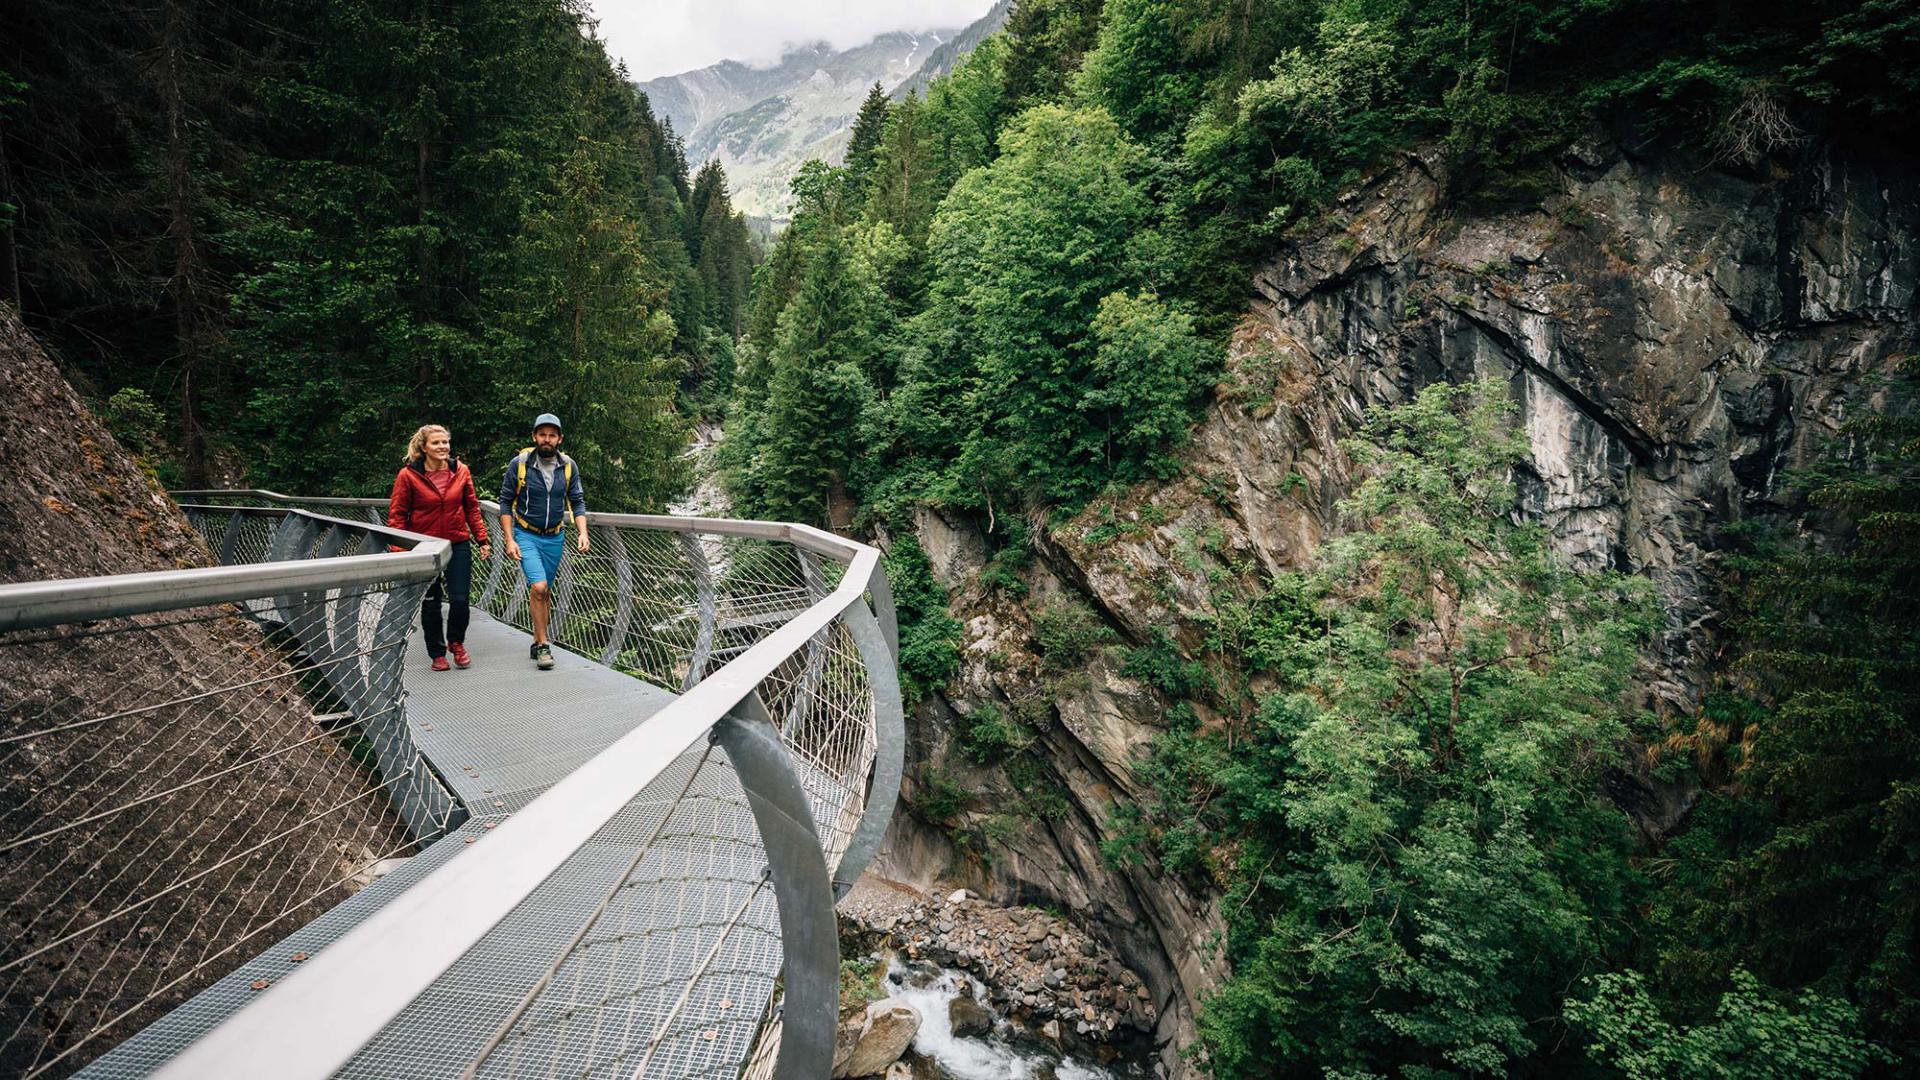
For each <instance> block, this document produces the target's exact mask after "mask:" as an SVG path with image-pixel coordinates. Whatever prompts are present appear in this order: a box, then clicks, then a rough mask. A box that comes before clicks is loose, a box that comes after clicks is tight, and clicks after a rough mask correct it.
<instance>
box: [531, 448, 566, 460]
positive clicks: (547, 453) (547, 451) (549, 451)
mask: <svg viewBox="0 0 1920 1080" xmlns="http://www.w3.org/2000/svg"><path fill="white" fill-rule="evenodd" d="M533 452H534V453H536V454H539V455H540V456H541V457H543V458H550V457H552V456H553V455H555V454H557V453H559V452H560V448H559V447H557V446H536V447H534V448H533Z"/></svg>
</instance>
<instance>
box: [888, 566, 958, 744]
mask: <svg viewBox="0 0 1920 1080" xmlns="http://www.w3.org/2000/svg"><path fill="white" fill-rule="evenodd" d="M886 566H887V586H888V588H890V589H891V590H892V591H893V608H894V613H895V615H896V617H897V618H898V621H899V624H900V689H901V694H902V696H903V697H904V698H905V699H906V706H907V709H908V710H909V711H911V710H912V708H913V707H914V705H916V704H918V703H919V701H920V699H921V698H923V697H925V696H927V694H929V693H931V692H932V691H934V690H937V689H939V688H940V687H942V686H944V685H945V684H946V681H947V679H948V678H949V677H951V676H952V675H953V673H954V672H955V671H956V670H958V669H959V667H960V622H959V620H958V619H955V618H954V617H953V616H952V615H949V614H947V593H946V590H945V589H942V588H941V587H940V585H939V583H938V582H936V581H934V580H933V568H932V567H931V566H930V565H929V564H928V562H927V553H926V552H925V551H923V550H921V548H920V544H919V542H918V541H916V540H915V539H914V538H913V537H912V535H910V534H909V535H907V536H903V537H901V538H900V539H899V540H898V541H896V542H895V543H894V545H893V547H892V549H891V550H889V551H888V552H887V556H886Z"/></svg>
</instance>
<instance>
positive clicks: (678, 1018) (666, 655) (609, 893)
mask: <svg viewBox="0 0 1920 1080" xmlns="http://www.w3.org/2000/svg"><path fill="white" fill-rule="evenodd" d="M191 501H193V502H195V503H203V504H208V505H207V506H205V507H203V508H201V509H198V510H194V511H192V513H193V516H194V519H195V521H196V524H197V525H199V527H200V528H201V530H202V533H203V535H204V536H205V537H206V539H207V541H208V543H209V545H210V546H211V547H213V548H214V549H215V550H216V551H219V552H221V553H222V554H223V557H224V558H226V559H230V560H232V561H255V560H260V559H278V558H290V557H299V556H326V555H343V554H351V553H355V552H357V551H361V550H377V546H378V544H379V543H383V542H384V541H381V540H375V541H372V543H373V545H374V546H372V547H356V546H355V544H354V542H353V540H352V538H351V537H350V536H349V535H348V534H349V532H350V531H351V530H349V529H347V528H344V527H340V526H321V525H314V526H312V527H310V528H308V529H307V530H306V531H304V532H300V531H296V530H288V529H286V528H282V527H281V526H279V525H277V524H275V521H276V519H275V517H274V516H273V515H271V514H265V513H262V512H261V511H260V510H259V509H258V508H259V507H261V506H262V505H266V506H274V507H280V508H285V507H288V506H295V507H301V508H304V509H308V510H310V511H311V512H313V513H317V514H324V515H328V516H331V517H337V518H346V519H353V520H364V521H368V522H372V523H380V522H384V520H385V507H384V504H383V503H381V502H377V501H374V500H360V501H353V500H286V499H282V498H279V497H263V496H261V495H260V494H259V493H226V494H224V495H219V496H209V494H208V493H196V494H195V495H194V496H193V498H192V500H191ZM214 503H225V504H230V505H232V506H235V507H236V509H232V510H221V509H215V508H213V506H212V505H211V504H214ZM249 508H251V509H249ZM485 510H486V513H487V514H488V518H487V520H488V522H489V524H494V523H497V521H498V515H497V512H496V508H495V507H493V506H492V505H491V504H487V505H486V507H485ZM591 530H592V531H591V545H590V548H589V550H587V551H585V552H582V551H580V550H579V548H578V544H577V541H576V539H575V538H574V537H573V535H571V532H569V535H568V538H567V540H566V545H567V549H568V550H567V555H566V557H565V559H564V560H563V562H562V566H561V570H560V573H559V575H558V577H557V578H556V580H555V581H554V582H553V584H552V592H551V595H552V606H553V619H552V625H551V635H552V638H553V640H554V641H555V643H556V644H557V645H559V646H561V647H564V648H566V649H569V650H571V651H573V652H575V653H578V654H580V655H581V656H584V657H586V658H588V659H590V660H593V661H596V662H598V663H601V664H604V665H607V666H608V667H612V668H615V669H617V670H620V671H623V672H626V673H628V674H630V675H634V676H637V677H639V678H641V679H643V680H645V681H647V682H649V683H651V684H653V685H655V686H658V687H661V688H665V689H668V690H672V691H684V690H685V689H687V688H690V687H692V686H693V685H695V684H697V683H698V682H700V681H701V680H702V679H704V678H706V677H707V676H709V675H711V674H713V673H714V672H716V671H718V670H720V669H721V668H722V667H724V666H725V665H726V664H727V663H729V662H731V661H732V660H734V659H736V658H738V657H739V656H741V655H742V654H744V653H746V652H747V651H748V650H749V649H751V648H752V647H753V646H754V645H756V644H758V643H760V642H761V641H763V640H765V639H766V638H767V637H768V636H769V635H770V634H773V633H775V632H777V631H779V629H780V628H781V627H782V626H784V625H786V624H787V623H788V622H790V621H791V620H793V619H794V618H796V617H799V616H801V615H803V614H805V613H806V612H807V611H808V610H809V609H810V608H812V607H813V606H814V605H815V604H817V603H820V602H821V601H823V600H824V599H826V597H827V596H828V595H829V594H830V593H831V592H832V590H833V589H834V587H835V586H836V585H837V584H838V583H839V581H840V579H841V577H842V576H843V575H844V573H845V570H846V568H845V566H843V565H842V564H840V563H838V562H835V561H833V560H831V559H827V560H822V559H821V558H819V557H817V556H815V555H813V554H810V553H808V552H806V551H803V550H802V549H800V548H798V547H796V546H795V545H794V544H792V543H789V542H787V541H785V540H782V539H764V538H756V537H754V536H746V535H735V534H733V533H728V534H725V535H723V534H722V533H721V532H720V531H707V530H705V529H702V528H701V527H700V526H699V525H698V524H696V523H692V522H686V521H684V520H683V521H681V522H677V523H663V522H662V521H661V520H660V519H655V520H654V521H650V522H642V521H640V520H638V519H626V520H625V521H622V520H620V519H618V518H615V519H613V520H609V519H608V516H604V515H603V516H599V517H596V518H594V519H593V522H592V526H591ZM738 531H739V530H735V532H738ZM493 539H494V546H493V551H492V557H491V558H488V559H480V558H478V557H477V556H478V552H477V551H476V552H475V553H474V554H475V555H476V558H475V560H474V575H473V576H474V587H475V594H476V595H475V606H476V608H477V609H478V610H479V611H481V612H485V613H486V614H487V615H489V616H491V617H492V618H494V619H496V620H498V621H500V622H502V623H506V624H509V625H512V626H517V627H520V628H522V629H530V628H531V619H530V611H529V606H528V591H527V589H526V587H525V584H524V582H523V581H522V578H521V574H520V568H519V566H518V565H517V563H515V562H514V561H512V560H509V559H507V558H506V557H505V552H504V550H503V549H504V547H505V545H504V543H502V538H501V537H499V536H497V535H496V536H495V537H494V538H493ZM296 553H297V554H296ZM419 595H420V594H419V592H415V593H413V594H412V599H411V600H410V602H409V604H410V605H417V603H418V597H419ZM329 598H330V599H332V600H334V601H335V604H336V606H335V609H334V612H333V614H332V615H330V617H329V618H330V620H331V621H330V623H329V625H334V624H337V623H339V622H340V621H341V615H340V614H339V606H340V605H341V604H344V603H345V602H347V600H348V599H349V598H346V597H329ZM297 599H298V598H289V597H263V598H260V599H259V600H256V601H253V602H252V603H250V604H249V605H247V610H248V611H249V612H251V613H252V614H253V615H254V616H255V617H256V618H260V619H267V620H269V621H271V618H272V617H273V616H274V615H275V614H276V613H279V614H284V613H286V612H288V611H291V610H294V609H296V608H297V607H298V606H299V605H298V603H297V602H295V601H297ZM363 603H364V602H363ZM856 603H859V602H858V601H856ZM413 609H414V610H417V606H415V607H413ZM406 610H407V609H406V607H397V608H383V609H382V612H383V613H385V614H387V615H393V614H395V613H399V612H403V611H406ZM861 610H862V612H863V613H864V608H862V609H861ZM352 616H353V617H352V618H349V619H346V620H345V621H347V622H353V623H361V624H365V625H366V626H368V627H369V628H374V629H376V630H377V628H378V627H380V626H383V625H386V624H384V623H382V621H381V616H380V615H374V614H369V613H368V611H367V610H366V608H364V607H363V608H362V609H359V610H356V611H354V612H352ZM868 618H869V621H871V616H868ZM846 620H847V615H846V613H844V612H843V613H842V614H841V616H840V617H839V618H837V619H836V620H835V621H832V622H830V623H828V624H826V625H825V626H824V627H823V628H822V629H821V630H820V631H819V632H817V633H815V634H814V635H813V636H812V637H811V638H810V639H807V640H804V641H802V642H799V643H797V644H796V645H795V646H794V647H793V648H792V649H791V651H790V653H789V654H788V655H786V656H784V657H783V658H782V659H781V660H780V661H779V663H778V665H777V666H776V668H775V670H774V671H773V672H772V673H771V674H770V675H769V676H767V677H766V678H765V679H764V680H763V681H762V682H761V684H760V685H759V687H758V689H757V692H756V694H755V696H754V698H753V699H752V701H753V703H754V704H755V705H756V708H755V709H753V710H750V711H751V712H752V713H754V714H755V715H758V714H759V713H761V712H764V717H765V719H766V720H768V721H771V723H772V725H773V726H774V728H776V729H777V730H778V732H779V734H780V736H781V739H782V742H783V743H784V745H785V747H786V749H787V751H788V754H789V756H790V758H791V764H792V767H793V769H794V771H795V773H796V774H797V778H798V779H799V781H800V783H801V785H802V787H803V789H804V792H805V796H806V798H807V800H808V803H809V808H810V810H811V811H812V817H813V819H814V823H815V826H816V830H817V832H818V835H819V838H820V840H821V844H822V847H823V849H824V854H825V856H826V862H827V865H828V868H829V869H830V870H834V869H837V868H838V866H839V863H840V861H841V858H842V856H843V855H844V854H845V853H846V852H847V851H848V849H849V844H850V841H851V840H852V838H853V836H854V834H855V830H856V827H857V826H858V825H859V823H860V822H861V820H862V817H863V815H864V813H865V811H866V794H867V792H866V788H867V784H868V780H869V776H870V773H871V771H872V769H873V764H874V760H875V750H876V733H875V730H876V724H875V698H874V693H873V684H872V682H871V680H870V672H869V669H868V665H869V663H872V662H873V661H874V659H875V657H874V656H873V655H870V654H864V653H863V652H862V649H861V647H860V645H859V642H858V641H857V639H856V636H855V634H854V633H853V632H852V630H851V629H850V627H849V624H848V623H847V621H846ZM299 623H300V620H299V619H298V618H292V619H291V620H290V622H289V623H288V626H287V629H286V630H285V631H284V633H285V635H286V636H288V637H291V638H295V639H303V638H305V637H309V636H311V631H310V630H307V631H303V630H302V629H301V628H300V626H299V625H298V624H299ZM338 638H339V633H338V631H337V630H336V631H335V632H334V636H333V637H332V638H330V639H329V640H337V639H338ZM401 640H402V641H404V632H403V633H402V635H401ZM562 666H563V668H564V667H565V665H562ZM316 667H321V668H324V667H325V665H316ZM398 669H399V665H398V664H395V665H393V670H394V672H395V676H396V677H397V673H398ZM328 670H331V669H328ZM322 674H323V676H324V672H323V673H322ZM885 677H886V678H889V679H890V678H892V677H893V675H892V672H891V666H890V661H889V662H888V664H887V671H886V672H885ZM326 682H327V685H329V686H331V685H333V683H334V680H332V679H331V678H328V679H327V680H326ZM414 692H415V693H416V695H417V694H421V693H428V692H431V691H430V689H429V687H428V686H426V685H424V684H423V685H422V686H421V687H416V688H415V691H414ZM307 696H308V697H309V698H311V697H312V695H311V693H309V694H308V695H307ZM327 707H329V708H331V707H332V706H327ZM490 723H491V722H490ZM442 726H443V727H445V726H447V725H444V724H443V725H442ZM401 730H402V733H404V727H402V729H401ZM425 730H426V731H427V732H429V733H432V732H433V728H432V727H428V728H426V729H425ZM423 737H424V738H428V739H430V740H431V739H437V738H440V734H439V733H434V734H429V735H426V736H423ZM430 746H431V744H430ZM405 749H406V750H408V751H411V744H410V743H408V744H407V745H406V747H405ZM582 749H583V750H587V749H589V748H582ZM589 756H590V754H589ZM385 760H386V759H385V758H377V760H375V761H374V762H373V763H372V768H371V773H372V775H373V776H374V778H375V779H376V780H377V779H378V778H380V777H384V776H386V775H388V773H387V771H386V770H385V768H384V766H383V762H384V761H385ZM479 760H480V759H478V758H471V757H463V758H461V762H463V763H466V764H468V765H471V764H472V763H473V762H475V761H479ZM442 767H445V766H444V764H443V765H442ZM421 772H422V774H423V775H424V773H425V772H426V770H425V769H422V770H421ZM458 779H459V778H458V777H456V780H458ZM549 782H550V781H549ZM404 786H405V785H404V784H402V785H394V800H393V804H394V806H395V811H394V814H395V816H397V817H398V818H399V819H401V820H402V821H403V822H412V821H417V820H424V815H430V814H431V813H433V812H439V813H441V814H442V817H441V819H440V820H442V821H444V820H445V817H444V815H445V812H446V809H447V807H446V804H445V803H443V802H438V801H435V800H436V799H444V797H445V793H444V792H438V793H435V794H434V795H433V796H431V797H429V796H428V795H426V794H425V793H422V792H420V791H417V790H404V791H403V790H400V789H401V788H403V787H404ZM487 790H488V792H489V793H491V792H492V791H493V789H492V788H491V787H490V788H488V789H487ZM503 790H504V789H503ZM523 794H524V798H523V797H520V796H513V795H508V796H505V797H497V796H495V795H493V794H489V795H488V796H487V798H488V800H489V805H483V806H478V807H475V808H474V809H475V812H476V813H479V814H482V815H485V814H502V813H511V812H513V811H514V810H517V809H518V808H519V807H520V806H521V805H523V803H524V801H526V799H530V798H532V797H535V796H537V794H538V789H529V790H527V791H526V792H524V793H523ZM885 797H886V798H888V799H889V800H890V799H891V793H888V794H887V795H886V796H885ZM482 824H483V825H484V823H482ZM470 827H471V826H470ZM484 827H487V828H490V827H491V826H490V825H486V826H484ZM467 842H468V843H472V842H473V838H472V837H471V836H470V837H468V838H467ZM484 850H485V849H484V846H482V847H481V848H477V849H474V854H475V855H480V854H483V853H484ZM369 895H374V894H369ZM821 902H823V903H828V904H830V903H831V896H823V897H822V898H821ZM782 963H783V950H782V945H781V939H780V926H779V917H778V912H777V908H776V902H775V897H774V890H773V887H772V885H771V883H770V879H769V868H768V859H767V854H766V850H765V848H764V847H763V846H762V843H761V840H760V837H759V833H758V830H757V828H756V826H755V822H754V817H753V811H752V807H751V805H750V804H749V802H748V800H747V798H746V796H745V794H744V792H743V791H742V790H741V786H740V781H739V778H738V776H737V775H736V774H735V773H734V770H733V767H732V763H731V762H730V761H729V760H728V758H727V755H726V754H725V753H724V752H722V751H721V750H719V749H717V748H714V747H711V746H709V745H708V744H706V743H705V742H704V741H703V742H702V743H701V744H699V745H698V746H696V747H694V748H693V749H690V750H688V751H686V752H685V753H684V754H682V755H681V756H680V758H678V759H677V760H676V761H675V763H674V764H673V765H672V766H671V767H670V768H669V769H668V770H667V772H665V773H664V774H662V775H661V776H660V777H658V778H657V779H656V780H655V781H654V782H653V783H651V784H649V785H648V786H647V787H646V789H645V790H643V791H641V792H639V793H638V794H637V795H636V797H635V798H634V799H632V800H631V801H630V802H629V804H628V805H627V807H626V808H625V809H624V810H623V811H622V812H621V813H620V814H618V815H616V817H615V818H614V819H613V820H611V821H609V822H608V823H607V824H606V825H605V826H604V827H602V828H601V829H600V830H599V831H598V832H597V833H596V834H595V835H594V837H593V838H592V839H591V840H590V841H589V842H588V843H587V844H586V845H584V846H583V847H582V848H581V849H580V850H578V851H576V852H574V853H573V854H572V855H571V856H570V857H569V858H568V859H567V861H566V863H564V864H563V865H562V867H561V868H560V869H559V870H557V871H555V872H554V874H553V875H552V876H551V877H550V878H549V879H548V880H547V881H546V882H545V883H543V884H542V885H541V886H540V888H539V889H537V890H536V891H535V893H534V894H532V895H531V896H529V897H528V898H527V899H526V900H525V901H523V902H522V903H521V904H520V905H519V906H517V907H516V908H515V909H514V910H513V911H512V912H511V913H510V914H509V915H508V916H507V917H506V918H505V919H504V920H503V921H502V922H501V923H500V924H499V925H498V926H496V927H495V929H494V930H493V931H491V932H489V933H488V935H487V936H486V937H485V938H484V939H482V940H481V941H480V942H478V943H477V944H476V945H475V946H474V947H473V948H472V949H471V950H470V951H469V952H468V954H467V955H466V956H465V957H463V958H462V959H461V960H460V961H458V962H457V963H456V964H455V965H454V967H453V968H451V969H449V970H448V971H447V972H446V973H444V974H443V975H442V976H441V977H440V978H439V979H438V980H436V981H435V982H434V983H433V984H432V985H431V986H430V987H428V988H427V990H426V991H425V992H423V993H422V994H420V995H419V997H418V998H416V999H415V1000H414V1002H413V1004H411V1005H409V1006H408V1007H407V1009H406V1010H405V1011H403V1012H402V1013H401V1015H400V1016H398V1017H396V1018H395V1019H394V1020H393V1021H392V1022H391V1023H390V1024H388V1025H387V1027H386V1029H385V1030H383V1031H381V1032H380V1033H379V1034H378V1035H376V1036H375V1037H374V1039H373V1040H372V1041H371V1042H369V1043H368V1044H367V1045H365V1046H364V1047H363V1048H362V1051H361V1053H360V1054H359V1055H358V1056H357V1057H356V1058H355V1059H354V1060H353V1062H351V1063H350V1064H349V1065H348V1066H347V1067H346V1068H345V1069H343V1070H342V1071H341V1072H340V1073H339V1075H341V1076H369V1077H382V1078H390V1077H398V1076H422V1077H426V1076H434V1077H438V1076H451V1075H458V1074H460V1073H461V1072H462V1070H465V1071H466V1072H467V1073H468V1074H470V1075H478V1076H487V1077H506V1076H515V1077H518V1076H544V1077H558V1076H579V1077H587V1076H608V1077H635V1076H643V1075H644V1076H727V1077H733V1076H737V1075H739V1074H740V1070H741V1068H742V1067H743V1064H745V1063H747V1061H748V1059H749V1056H750V1055H751V1057H752V1059H753V1061H754V1062H757V1063H758V1065H757V1067H758V1068H759V1069H761V1070H762V1071H764V1070H766V1069H768V1068H770V1064H771V1062H772V1061H773V1060H774V1058H775V1056H776V1054H777V1046H778V1031H779V1027H780V1024H779V1016H780V1007H779V1001H778V997H779V995H778V986H779V979H780V974H781V969H782ZM247 977H249V976H241V977H240V978H241V979H242V981H244V979H245V978H247Z"/></svg>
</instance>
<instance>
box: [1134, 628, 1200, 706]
mask: <svg viewBox="0 0 1920 1080" xmlns="http://www.w3.org/2000/svg"><path fill="white" fill-rule="evenodd" d="M1120 673H1121V674H1123V675H1127V676H1130V677H1132V678H1135V679H1139V680H1141V681H1142V682H1145V683H1146V684H1147V685H1149V686H1151V687H1153V688H1154V689H1156V690H1158V691H1160V692H1161V693H1163V694H1165V695H1167V696H1168V697H1170V698H1173V699H1174V700H1176V701H1179V700H1182V699H1185V698H1191V697H1194V696H1195V695H1197V694H1201V693H1204V692H1205V691H1207V690H1210V689H1212V687H1213V677H1212V676H1211V675H1209V674H1208V673H1207V666H1206V665H1205V664H1203V663H1201V662H1200V661H1198V660H1189V659H1187V658H1186V657H1184V656H1182V655H1180V647H1179V646H1178V645H1176V644H1175V643H1174V640H1173V636H1172V635H1170V634H1168V633H1167V632H1166V631H1165V630H1163V629H1161V628H1159V627H1155V628H1154V631H1153V638H1152V640H1151V641H1149V642H1148V643H1147V644H1145V645H1142V646H1140V647H1139V648H1135V649H1128V650H1127V659H1126V662H1125V663H1123V664H1121V666H1120Z"/></svg>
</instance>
